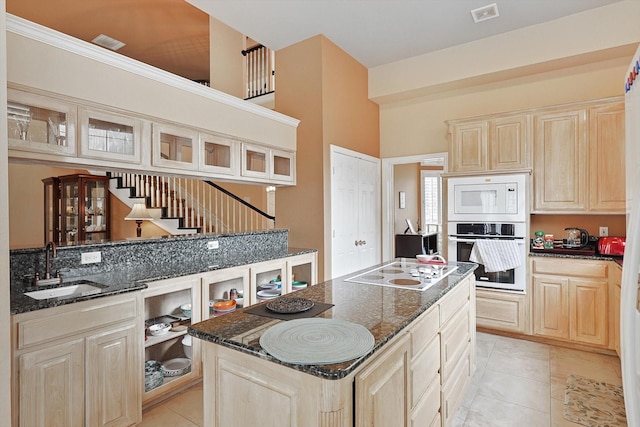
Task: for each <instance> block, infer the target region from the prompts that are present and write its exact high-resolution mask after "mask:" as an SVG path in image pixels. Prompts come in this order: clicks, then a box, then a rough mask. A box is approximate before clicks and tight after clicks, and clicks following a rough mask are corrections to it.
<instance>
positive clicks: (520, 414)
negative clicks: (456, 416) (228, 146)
mask: <svg viewBox="0 0 640 427" xmlns="http://www.w3.org/2000/svg"><path fill="white" fill-rule="evenodd" d="M525 425H526V426H527V427H549V426H550V417H549V413H547V412H541V411H536V410H534V409H530V408H525V407H523V406H519V405H515V404H513V403H508V402H504V401H502V400H498V399H493V398H491V397H488V396H483V395H480V394H478V395H477V396H476V398H475V399H473V404H472V405H471V408H469V413H468V414H467V417H466V418H465V421H464V427H514V426H525Z"/></svg>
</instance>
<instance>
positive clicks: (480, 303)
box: [476, 289, 528, 333]
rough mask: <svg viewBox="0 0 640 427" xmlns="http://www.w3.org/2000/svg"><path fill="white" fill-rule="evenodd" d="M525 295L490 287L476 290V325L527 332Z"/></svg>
mask: <svg viewBox="0 0 640 427" xmlns="http://www.w3.org/2000/svg"><path fill="white" fill-rule="evenodd" d="M527 303H528V300H527V296H526V295H523V294H515V293H511V292H503V291H494V290H490V289H477V290H476V323H477V325H478V327H481V328H487V329H493V330H499V331H510V332H518V333H527V331H528V324H527V313H528V310H527Z"/></svg>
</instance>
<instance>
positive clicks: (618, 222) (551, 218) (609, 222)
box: [529, 215, 626, 239]
mask: <svg viewBox="0 0 640 427" xmlns="http://www.w3.org/2000/svg"><path fill="white" fill-rule="evenodd" d="M566 227H578V228H584V229H585V230H587V231H588V232H589V234H590V235H592V236H598V232H599V230H600V227H609V236H625V235H626V228H625V227H626V223H625V216H624V215H531V226H530V227H529V228H530V230H531V237H533V235H534V234H533V233H535V232H536V231H544V232H545V234H553V235H554V238H555V239H562V238H563V237H564V233H565V231H564V229H565V228H566Z"/></svg>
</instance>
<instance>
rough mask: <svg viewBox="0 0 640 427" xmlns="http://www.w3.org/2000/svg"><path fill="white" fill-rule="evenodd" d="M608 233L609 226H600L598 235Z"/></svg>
mask: <svg viewBox="0 0 640 427" xmlns="http://www.w3.org/2000/svg"><path fill="white" fill-rule="evenodd" d="M608 235H609V227H600V237H603V236H608Z"/></svg>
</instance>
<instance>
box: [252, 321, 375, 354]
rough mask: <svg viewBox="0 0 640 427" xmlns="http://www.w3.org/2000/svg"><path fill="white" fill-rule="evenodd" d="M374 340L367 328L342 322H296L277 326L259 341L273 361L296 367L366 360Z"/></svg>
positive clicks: (265, 333)
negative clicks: (291, 364) (360, 358)
mask: <svg viewBox="0 0 640 427" xmlns="http://www.w3.org/2000/svg"><path fill="white" fill-rule="evenodd" d="M374 344H375V338H374V337H373V334H372V333H371V332H370V331H369V330H368V329H367V328H365V327H364V326H362V325H359V324H357V323H352V322H347V321H346V320H340V319H324V318H321V317H313V318H310V319H294V320H288V321H286V322H282V323H278V324H276V325H274V326H272V327H270V328H269V329H267V330H266V331H265V332H264V333H263V334H262V336H261V337H260V345H261V346H262V348H263V349H264V350H265V351H266V352H267V353H269V354H270V355H271V356H273V357H274V358H276V359H278V360H281V361H282V362H285V363H293V364H297V365H329V364H332V363H340V362H346V361H347V360H353V359H357V358H358V357H361V356H364V355H365V354H367V353H368V352H370V351H371V349H373V346H374Z"/></svg>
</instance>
